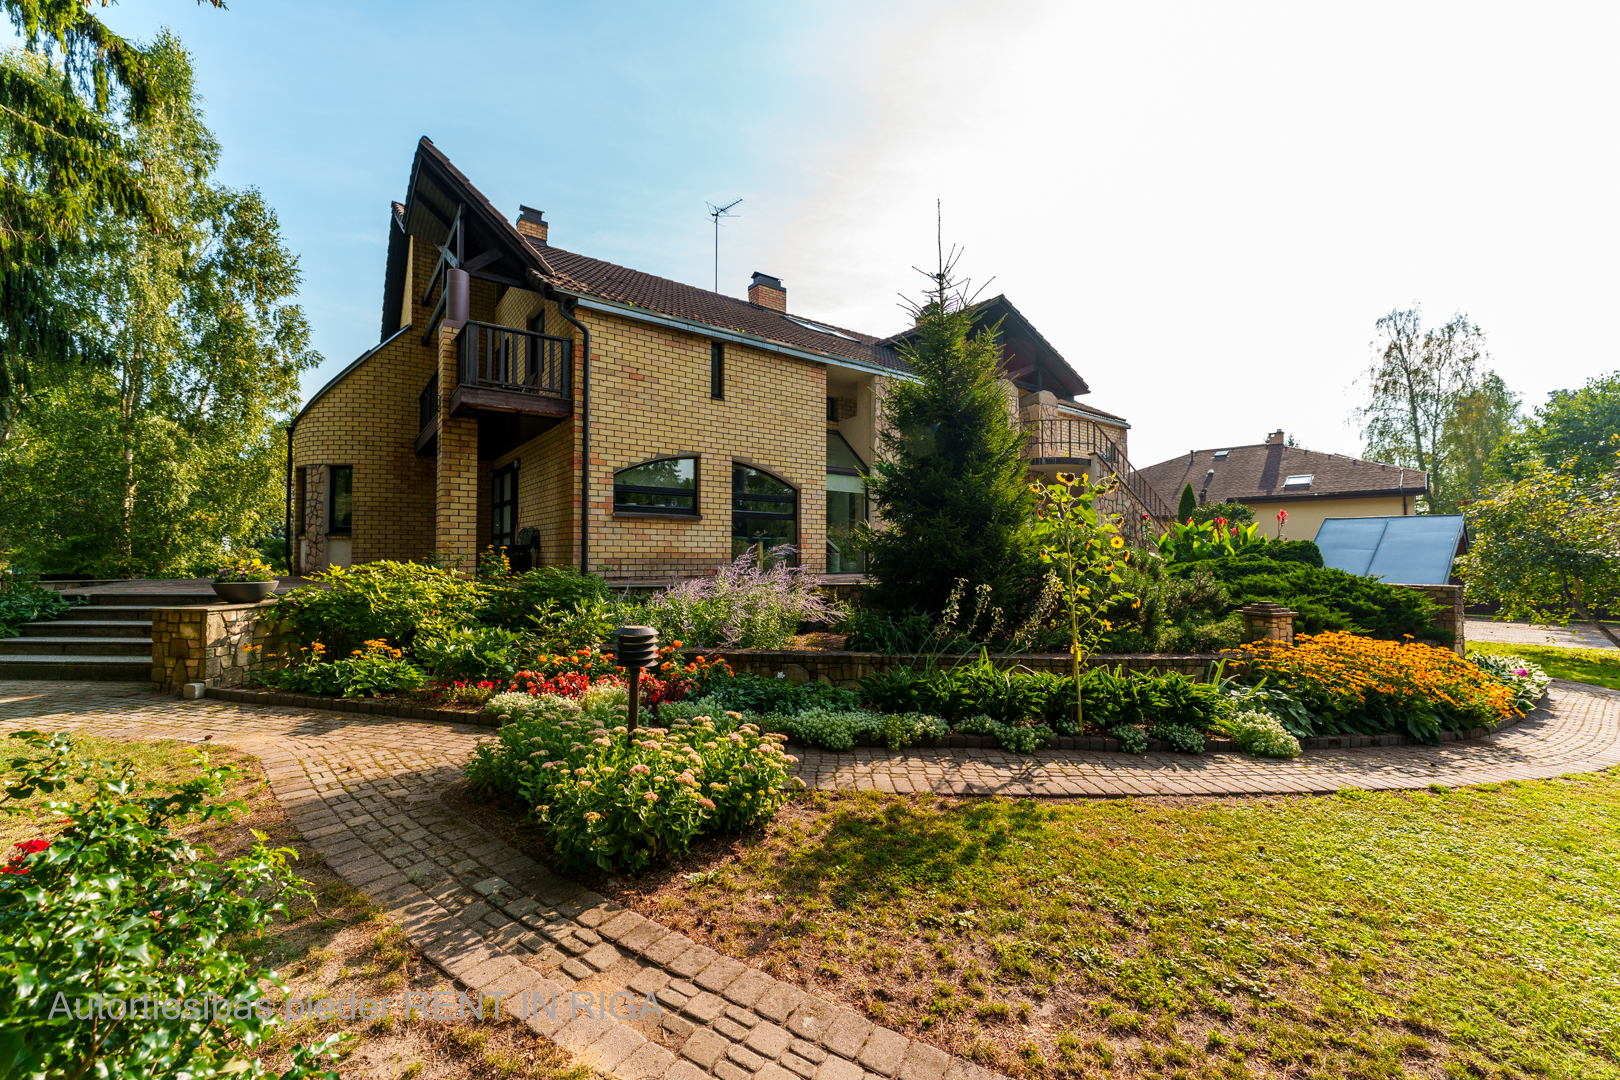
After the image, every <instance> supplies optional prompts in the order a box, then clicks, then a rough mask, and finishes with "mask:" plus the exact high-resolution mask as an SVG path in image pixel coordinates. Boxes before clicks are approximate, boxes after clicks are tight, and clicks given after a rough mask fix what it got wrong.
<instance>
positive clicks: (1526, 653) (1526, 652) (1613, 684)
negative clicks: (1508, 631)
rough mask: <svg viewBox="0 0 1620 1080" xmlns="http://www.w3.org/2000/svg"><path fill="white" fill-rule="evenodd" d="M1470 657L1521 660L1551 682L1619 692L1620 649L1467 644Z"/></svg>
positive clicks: (1490, 643)
mask: <svg viewBox="0 0 1620 1080" xmlns="http://www.w3.org/2000/svg"><path fill="white" fill-rule="evenodd" d="M1468 651H1469V652H1470V653H1476V652H1482V653H1493V654H1495V655H1496V656H1522V657H1524V658H1525V659H1526V660H1529V661H1530V662H1531V663H1534V664H1540V665H1541V667H1542V669H1543V670H1545V671H1546V672H1547V674H1549V675H1551V676H1552V677H1553V678H1555V679H1570V680H1573V681H1574V682H1583V683H1591V684H1593V685H1594V686H1606V687H1608V688H1609V689H1611V690H1620V649H1576V648H1570V647H1567V646H1563V645H1513V644H1508V643H1507V642H1500V641H1478V642H1475V641H1470V642H1469V643H1468Z"/></svg>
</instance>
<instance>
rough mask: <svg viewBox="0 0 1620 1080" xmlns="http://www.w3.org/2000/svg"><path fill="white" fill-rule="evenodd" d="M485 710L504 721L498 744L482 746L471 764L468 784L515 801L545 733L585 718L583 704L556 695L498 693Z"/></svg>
mask: <svg viewBox="0 0 1620 1080" xmlns="http://www.w3.org/2000/svg"><path fill="white" fill-rule="evenodd" d="M484 708H485V709H486V710H487V711H489V712H492V713H494V714H495V715H496V716H497V717H498V718H499V719H500V724H501V726H500V729H499V730H498V731H497V732H496V736H495V742H494V743H493V744H491V743H481V744H480V745H478V746H477V747H475V748H474V749H473V756H472V760H470V761H468V762H467V765H466V769H465V773H466V777H467V785H468V787H470V788H471V789H472V790H473V792H474V793H475V794H478V795H481V796H484V797H486V798H490V797H499V798H515V797H517V795H518V793H519V792H520V791H521V782H522V780H523V775H524V769H523V766H524V764H525V763H527V762H528V760H529V757H528V755H529V753H530V751H532V750H533V749H534V744H535V743H536V740H537V738H538V737H539V736H540V735H541V734H542V733H543V732H551V731H556V730H559V729H560V725H561V724H562V723H563V722H564V721H571V722H572V721H578V720H581V719H583V718H584V712H583V711H582V710H581V709H580V707H579V702H577V701H574V700H572V699H571V698H565V697H558V696H556V695H555V694H523V693H510V694H496V695H495V696H494V697H492V698H490V699H489V700H488V701H487V702H485V703H484Z"/></svg>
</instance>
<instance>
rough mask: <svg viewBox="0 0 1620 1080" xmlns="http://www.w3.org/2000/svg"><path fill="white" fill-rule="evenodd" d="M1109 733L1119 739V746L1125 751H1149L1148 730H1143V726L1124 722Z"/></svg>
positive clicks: (1138, 752)
mask: <svg viewBox="0 0 1620 1080" xmlns="http://www.w3.org/2000/svg"><path fill="white" fill-rule="evenodd" d="M1109 734H1110V735H1112V736H1113V737H1114V738H1116V739H1118V740H1119V748H1120V749H1121V750H1123V751H1124V752H1125V753H1127V754H1145V753H1147V745H1148V736H1147V732H1145V731H1143V730H1142V729H1141V728H1139V727H1132V726H1131V725H1129V724H1123V725H1121V726H1119V727H1117V728H1114V729H1113V730H1111V731H1110V732H1109Z"/></svg>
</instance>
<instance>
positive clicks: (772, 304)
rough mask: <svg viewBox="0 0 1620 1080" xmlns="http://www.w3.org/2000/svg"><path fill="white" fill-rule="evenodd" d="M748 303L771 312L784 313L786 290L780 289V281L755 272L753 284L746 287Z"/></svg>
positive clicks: (785, 309)
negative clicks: (768, 309)
mask: <svg viewBox="0 0 1620 1080" xmlns="http://www.w3.org/2000/svg"><path fill="white" fill-rule="evenodd" d="M748 302H749V303H750V304H758V305H759V306H760V307H762V308H770V309H771V310H772V311H781V312H786V311H787V290H786V289H784V288H782V279H781V278H773V277H771V275H769V274H762V273H760V272H759V271H758V270H755V271H754V283H753V284H752V285H750V286H748Z"/></svg>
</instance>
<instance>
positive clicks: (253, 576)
mask: <svg viewBox="0 0 1620 1080" xmlns="http://www.w3.org/2000/svg"><path fill="white" fill-rule="evenodd" d="M214 580H215V581H254V582H258V581H274V580H276V572H275V571H274V570H272V569H271V568H270V566H269V565H268V564H267V563H264V562H262V561H261V560H259V559H255V558H242V557H237V558H235V559H232V560H230V561H229V562H226V563H224V564H223V565H221V566H220V567H219V568H218V569H217V570H215V571H214Z"/></svg>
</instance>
